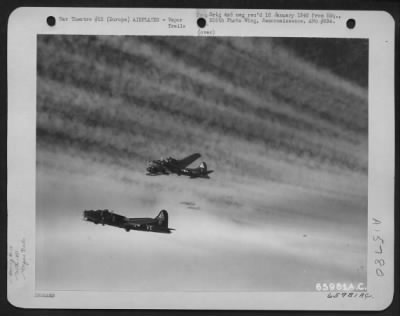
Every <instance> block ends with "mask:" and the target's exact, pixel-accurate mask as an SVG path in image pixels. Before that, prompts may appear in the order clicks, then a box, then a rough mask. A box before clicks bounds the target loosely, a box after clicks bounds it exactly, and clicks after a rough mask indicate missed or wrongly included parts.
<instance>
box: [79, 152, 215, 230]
mask: <svg viewBox="0 0 400 316" xmlns="http://www.w3.org/2000/svg"><path fill="white" fill-rule="evenodd" d="M200 157H201V155H200V154H198V153H195V154H192V155H190V156H187V157H186V158H183V159H180V160H178V159H174V158H172V157H169V158H167V159H160V160H153V161H151V162H150V163H149V166H148V167H147V175H150V176H157V175H169V174H172V173H174V174H177V175H179V176H180V175H185V176H189V177H190V178H191V179H194V178H207V179H209V178H210V177H209V174H210V173H212V172H213V170H207V165H206V163H205V162H202V163H201V164H200V166H199V167H197V168H188V166H189V165H190V164H191V163H193V162H194V161H195V160H196V159H198V158H200ZM83 218H84V220H86V221H89V222H93V223H95V224H102V225H103V226H104V225H110V226H115V227H119V228H123V229H125V230H126V231H127V232H129V231H130V230H131V229H132V230H140V231H148V232H155V233H167V234H169V233H171V231H172V230H175V229H173V228H169V227H168V212H167V211H166V210H162V211H160V213H159V214H158V215H157V216H156V217H155V218H128V217H125V216H122V215H118V214H115V213H114V212H110V211H109V210H85V211H84V212H83Z"/></svg>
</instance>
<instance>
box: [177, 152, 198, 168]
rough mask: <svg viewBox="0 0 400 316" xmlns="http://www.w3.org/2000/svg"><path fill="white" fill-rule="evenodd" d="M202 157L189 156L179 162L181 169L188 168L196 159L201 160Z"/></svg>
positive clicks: (196, 155)
mask: <svg viewBox="0 0 400 316" xmlns="http://www.w3.org/2000/svg"><path fill="white" fill-rule="evenodd" d="M200 157H201V155H200V154H197V153H196V154H192V155H190V156H187V157H186V158H183V159H181V160H179V166H180V167H181V168H186V167H187V166H189V165H190V164H191V163H192V162H193V161H195V160H196V159H198V158H200Z"/></svg>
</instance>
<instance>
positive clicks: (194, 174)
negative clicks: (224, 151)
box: [147, 153, 214, 179]
mask: <svg viewBox="0 0 400 316" xmlns="http://www.w3.org/2000/svg"><path fill="white" fill-rule="evenodd" d="M200 157H201V155H200V154H197V153H196V154H192V155H190V156H188V157H186V158H183V159H180V160H178V159H174V158H172V157H169V158H167V159H160V160H153V161H151V162H150V163H149V166H148V167H147V175H149V176H158V175H169V174H171V173H174V174H177V175H178V176H180V175H185V176H189V177H190V178H191V179H193V178H207V179H209V178H210V177H209V174H210V173H212V172H214V171H213V170H207V165H206V163H205V162H202V163H201V164H200V166H199V167H197V168H188V166H189V165H190V164H191V163H193V162H194V161H195V160H196V159H198V158H200Z"/></svg>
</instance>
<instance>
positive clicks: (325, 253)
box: [35, 34, 368, 292]
mask: <svg viewBox="0 0 400 316" xmlns="http://www.w3.org/2000/svg"><path fill="white" fill-rule="evenodd" d="M350 69H351V71H349V70H350ZM36 89H37V109H36V111H37V116H36V281H35V282H36V289H38V290H79V291H216V292H218V291H225V292H235V291H241V292H246V291H255V292H257V291H259V292H266V291H287V292H290V291H295V292H300V291H315V290H316V287H318V286H321V284H323V283H330V282H334V283H335V284H336V283H341V284H344V285H345V286H346V285H350V284H352V285H354V287H355V290H359V291H363V290H365V289H366V287H367V228H368V223H367V221H368V202H367V197H368V194H367V193H368V39H354V38H350V39H347V38H301V37H300V38H294V37H274V38H272V37H190V36H185V37H184V36H111V35H98V36H93V35H62V34H61V35H57V34H51V35H40V34H39V35H38V36H37V88H36Z"/></svg>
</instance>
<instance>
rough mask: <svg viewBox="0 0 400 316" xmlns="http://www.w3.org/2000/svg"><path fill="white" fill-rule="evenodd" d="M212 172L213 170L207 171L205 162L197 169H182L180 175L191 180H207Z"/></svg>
mask: <svg viewBox="0 0 400 316" xmlns="http://www.w3.org/2000/svg"><path fill="white" fill-rule="evenodd" d="M212 172H214V171H213V170H207V165H206V163H205V162H202V163H201V164H200V166H199V167H197V168H184V169H182V171H181V174H184V175H185V176H189V177H190V178H191V179H193V178H207V179H209V178H210V177H209V174H210V173H212Z"/></svg>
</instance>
